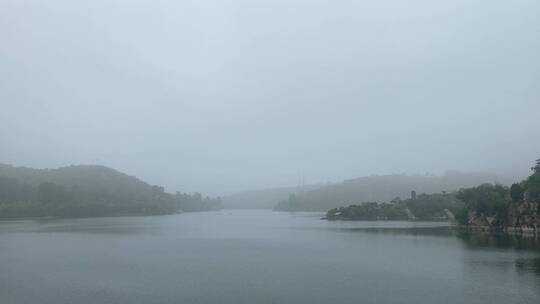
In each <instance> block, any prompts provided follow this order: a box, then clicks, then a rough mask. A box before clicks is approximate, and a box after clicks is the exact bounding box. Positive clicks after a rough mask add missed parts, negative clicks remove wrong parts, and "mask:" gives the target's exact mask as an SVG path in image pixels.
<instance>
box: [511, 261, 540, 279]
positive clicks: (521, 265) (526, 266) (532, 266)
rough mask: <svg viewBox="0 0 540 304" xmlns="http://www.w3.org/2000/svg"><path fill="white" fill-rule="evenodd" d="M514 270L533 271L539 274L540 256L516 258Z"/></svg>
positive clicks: (521, 271)
mask: <svg viewBox="0 0 540 304" xmlns="http://www.w3.org/2000/svg"><path fill="white" fill-rule="evenodd" d="M516 270H517V271H518V272H520V273H531V272H534V273H535V274H536V275H537V276H540V257H538V258H532V259H518V260H516Z"/></svg>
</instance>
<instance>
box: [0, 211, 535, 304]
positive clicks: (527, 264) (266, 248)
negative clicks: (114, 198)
mask: <svg viewBox="0 0 540 304" xmlns="http://www.w3.org/2000/svg"><path fill="white" fill-rule="evenodd" d="M320 216H321V214H316V213H294V214H292V213H277V212H271V211H223V212H208V213H186V214H179V215H170V216H154V217H120V218H96V219H76V220H43V221H9V222H0V303H2V304H11V303H13V304H19V303H25V304H27V303H41V304H49V303H50V304H63V303H69V304H73V303H83V304H84V303H231V304H232V303H234V304H238V303H250V304H251V303H505V304H508V303H535V304H537V303H540V246H539V245H538V243H536V242H534V241H531V240H528V239H520V238H508V237H498V238H494V237H486V236H479V235H474V236H467V235H458V234H456V233H453V232H451V231H450V229H449V228H448V227H446V226H445V224H444V223H442V224H441V223H420V222H416V223H413V222H326V221H321V220H319V218H320Z"/></svg>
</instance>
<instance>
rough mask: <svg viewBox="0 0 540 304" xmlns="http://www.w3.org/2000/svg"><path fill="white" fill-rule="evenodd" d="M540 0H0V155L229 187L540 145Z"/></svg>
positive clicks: (470, 166) (519, 160)
mask: <svg viewBox="0 0 540 304" xmlns="http://www.w3.org/2000/svg"><path fill="white" fill-rule="evenodd" d="M539 16H540V4H539V2H538V1H537V0H516V1H493V0H490V1H487V0H479V1H470V0H456V1H422V0H412V1H399V0H384V1H345V0H333V1H319V0H316V1H313V0H310V1H308V0H296V1H284V0H277V1H257V0H250V1H247V0H204V1H172V0H171V1H166V0H157V1H134V0H130V1H126V0H96V1H72V0H70V1H67V0H54V1H37V0H28V1H24V0H0V123H1V127H0V162H2V163H10V164H13V165H23V166H31V167H38V168H45V167H58V166H65V165H70V164H81V163H82V164H101V165H106V166H110V167H113V168H116V169H118V170H120V171H123V172H126V173H128V174H132V175H136V176H138V177H140V178H141V179H143V180H146V181H148V182H150V183H153V184H160V185H164V186H165V187H166V188H167V190H169V191H175V190H182V191H202V192H205V193H208V194H211V195H222V194H227V193H232V192H235V191H240V190H246V189H255V188H261V187H272V186H287V185H296V184H297V183H298V181H299V179H301V178H304V181H305V182H306V183H325V182H327V181H338V180H342V179H346V178H353V177H358V176H364V175H370V174H388V173H402V172H405V173H422V174H423V173H425V172H431V173H442V172H444V171H445V170H447V169H457V170H462V171H491V172H495V173H499V174H504V175H510V176H512V177H515V178H516V179H518V178H522V177H524V176H525V175H527V174H528V171H527V168H529V167H530V165H531V163H532V162H533V160H535V159H537V158H538V157H539V156H540V141H538V136H539V134H540V120H539V119H538V113H540V60H539V59H538V54H540V18H539Z"/></svg>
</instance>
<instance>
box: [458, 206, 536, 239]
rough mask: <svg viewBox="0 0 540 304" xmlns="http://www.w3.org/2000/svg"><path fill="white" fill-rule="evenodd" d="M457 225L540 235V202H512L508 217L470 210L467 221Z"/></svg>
mask: <svg viewBox="0 0 540 304" xmlns="http://www.w3.org/2000/svg"><path fill="white" fill-rule="evenodd" d="M457 227H459V228H461V229H466V230H469V231H480V232H487V233H507V234H512V235H524V236H536V237H539V236H540V215H539V214H538V204H537V203H535V202H532V201H522V202H516V203H512V204H510V206H509V208H508V214H507V216H506V218H501V217H497V216H486V215H484V214H478V213H475V212H473V211H469V212H468V221H467V223H466V224H464V225H458V226H457Z"/></svg>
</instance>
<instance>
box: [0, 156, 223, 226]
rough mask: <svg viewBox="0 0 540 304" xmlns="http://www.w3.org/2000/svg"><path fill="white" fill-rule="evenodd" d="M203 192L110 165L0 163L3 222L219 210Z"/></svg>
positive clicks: (215, 200)
mask: <svg viewBox="0 0 540 304" xmlns="http://www.w3.org/2000/svg"><path fill="white" fill-rule="evenodd" d="M220 204H221V202H220V200H219V199H210V198H208V197H207V198H203V197H202V195H201V194H200V193H195V194H193V195H190V194H186V193H178V192H177V193H176V194H171V193H167V192H165V191H164V188H163V187H161V186H153V185H150V184H148V183H146V182H143V181H141V180H140V179H138V178H137V177H134V176H129V175H127V174H124V173H122V172H119V171H116V170H114V169H111V168H108V167H104V166H94V165H77V166H68V167H61V168H58V169H32V168H25V167H14V166H11V165H5V164H0V218H2V217H36V216H56V217H89V216H109V215H128V214H129V215H148V214H169V213H175V212H178V211H202V210H210V209H219V208H221V206H220Z"/></svg>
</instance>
